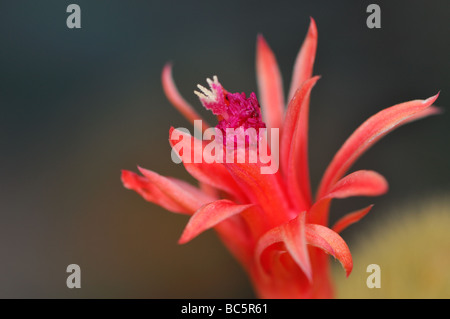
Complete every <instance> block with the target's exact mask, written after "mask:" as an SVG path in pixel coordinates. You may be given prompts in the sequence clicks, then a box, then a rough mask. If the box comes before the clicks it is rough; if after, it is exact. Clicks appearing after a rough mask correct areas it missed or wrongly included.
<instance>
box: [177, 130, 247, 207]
mask: <svg viewBox="0 0 450 319" xmlns="http://www.w3.org/2000/svg"><path fill="white" fill-rule="evenodd" d="M174 131H177V132H178V134H180V136H183V139H186V140H187V141H189V142H187V143H185V145H186V146H187V147H186V148H183V154H182V155H180V154H178V152H177V151H176V150H175V149H173V151H174V152H176V153H177V154H178V156H179V157H180V158H181V159H182V160H183V165H184V167H185V168H186V170H187V171H188V172H189V174H191V175H192V176H193V177H194V178H196V179H197V180H199V181H201V182H203V183H205V184H208V185H211V186H213V187H215V188H217V189H220V190H223V191H225V192H227V193H229V194H232V195H234V196H235V197H236V198H237V199H239V200H240V201H245V198H246V195H245V194H244V193H243V192H242V190H241V188H240V187H239V186H238V184H237V183H236V181H235V180H234V179H233V177H231V175H230V173H229V172H228V170H227V169H226V168H225V166H224V165H223V164H221V163H217V162H216V161H214V160H213V159H208V158H205V156H207V154H205V153H204V152H203V150H204V147H205V145H206V144H207V142H200V143H201V144H198V145H199V147H195V142H196V141H195V138H194V137H192V136H191V135H189V134H187V133H184V132H181V131H178V130H176V129H174V128H171V129H170V133H169V134H170V137H172V136H173V135H172V133H173V132H174ZM169 142H170V144H171V146H172V148H173V147H174V146H175V145H176V144H177V143H176V142H177V141H175V140H173V139H171V138H169ZM195 153H197V154H195ZM195 158H199V159H201V161H199V163H195V162H194V159H195Z"/></svg>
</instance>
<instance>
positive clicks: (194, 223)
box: [178, 199, 254, 244]
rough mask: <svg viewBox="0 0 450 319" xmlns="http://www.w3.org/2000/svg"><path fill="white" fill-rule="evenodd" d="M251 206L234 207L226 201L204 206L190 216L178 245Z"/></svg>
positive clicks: (233, 204) (230, 202)
mask: <svg viewBox="0 0 450 319" xmlns="http://www.w3.org/2000/svg"><path fill="white" fill-rule="evenodd" d="M252 206H254V205H253V204H250V205H236V204H235V203H233V202H232V201H229V200H226V199H223V200H217V201H215V202H212V203H209V204H206V205H204V206H202V207H200V208H199V209H198V210H197V211H196V212H195V213H194V215H192V217H191V219H190V220H189V222H188V224H187V225H186V228H185V229H184V231H183V234H182V235H181V238H180V240H179V241H178V243H180V244H184V243H187V242H188V241H190V240H191V239H193V238H194V237H196V236H197V235H199V234H200V233H202V232H203V231H205V230H207V229H210V228H212V227H214V226H216V225H217V224H219V223H220V222H222V221H224V220H226V219H227V218H229V217H231V216H233V215H236V214H239V213H241V212H243V211H244V210H246V209H248V208H250V207H252Z"/></svg>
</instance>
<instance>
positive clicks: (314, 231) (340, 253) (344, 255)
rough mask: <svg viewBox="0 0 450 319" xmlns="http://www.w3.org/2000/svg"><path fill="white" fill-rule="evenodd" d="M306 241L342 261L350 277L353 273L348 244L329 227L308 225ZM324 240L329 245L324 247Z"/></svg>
mask: <svg viewBox="0 0 450 319" xmlns="http://www.w3.org/2000/svg"><path fill="white" fill-rule="evenodd" d="M306 240H307V241H308V244H310V245H313V246H316V247H319V248H321V249H322V250H324V251H325V252H326V253H328V254H330V255H332V256H333V257H335V258H336V259H337V260H339V261H340V263H341V264H342V266H343V267H344V269H345V273H346V275H347V277H348V275H350V273H351V272H352V268H353V261H352V255H351V253H350V250H349V249H348V246H347V244H346V243H345V241H344V240H343V239H342V237H341V236H339V235H338V234H337V233H336V232H334V231H332V230H331V229H329V228H328V227H325V226H321V225H314V224H306ZM324 240H325V241H326V242H327V243H328V245H329V246H328V245H324Z"/></svg>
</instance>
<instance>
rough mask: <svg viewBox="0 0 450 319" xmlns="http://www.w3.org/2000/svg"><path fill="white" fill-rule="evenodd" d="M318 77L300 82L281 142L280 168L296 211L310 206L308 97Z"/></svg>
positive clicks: (290, 105) (290, 103) (288, 113)
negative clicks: (295, 205) (295, 204)
mask: <svg viewBox="0 0 450 319" xmlns="http://www.w3.org/2000/svg"><path fill="white" fill-rule="evenodd" d="M319 78H320V77H318V76H315V77H313V78H312V79H309V80H308V81H306V82H304V84H303V85H302V87H301V88H300V89H299V90H297V92H296V93H295V96H294V98H293V99H292V100H291V101H290V102H289V106H288V110H287V113H286V120H285V124H284V129H283V135H282V140H281V150H280V156H281V168H282V171H283V173H284V174H285V176H286V179H287V183H288V185H290V187H289V191H290V192H291V196H292V197H293V198H295V202H296V203H297V204H298V206H297V209H298V210H300V211H302V210H306V209H308V208H309V207H310V205H311V186H310V181H309V168H308V115H309V96H310V93H311V90H312V88H313V87H314V85H315V84H316V82H317V80H318V79H319Z"/></svg>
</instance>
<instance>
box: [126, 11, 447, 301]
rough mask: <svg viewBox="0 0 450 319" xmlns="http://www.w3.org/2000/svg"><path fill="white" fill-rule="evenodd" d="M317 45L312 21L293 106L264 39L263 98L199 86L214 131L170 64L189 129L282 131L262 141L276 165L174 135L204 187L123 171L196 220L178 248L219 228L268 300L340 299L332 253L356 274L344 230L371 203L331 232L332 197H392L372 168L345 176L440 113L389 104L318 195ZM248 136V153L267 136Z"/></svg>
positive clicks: (418, 103)
mask: <svg viewBox="0 0 450 319" xmlns="http://www.w3.org/2000/svg"><path fill="white" fill-rule="evenodd" d="M316 48H317V29H316V25H315V22H314V20H313V19H311V23H310V26H309V30H308V33H307V35H306V38H305V40H304V43H303V45H302V47H301V49H300V52H299V54H298V56H297V58H296V62H295V65H294V69H293V75H292V81H291V84H290V90H289V93H288V95H287V101H288V103H287V106H286V105H285V96H284V93H283V85H282V80H281V75H280V71H279V68H278V65H277V62H276V59H275V56H274V54H273V52H272V50H271V49H270V47H269V46H268V44H267V42H266V41H265V39H264V38H263V37H262V36H261V35H259V36H258V38H257V53H256V73H257V81H258V89H259V92H258V93H259V95H258V96H257V95H256V94H255V93H251V94H250V95H249V96H248V97H247V96H246V95H245V94H244V93H230V92H228V91H227V90H226V89H225V88H224V87H223V86H222V84H221V83H220V82H219V80H218V78H217V77H213V79H212V80H210V79H208V81H207V83H208V85H209V88H205V87H203V86H201V85H199V86H198V91H196V94H197V96H198V97H199V99H200V102H201V103H202V105H203V106H204V107H205V108H206V109H208V110H210V111H212V112H213V114H214V115H216V116H217V120H218V124H217V125H216V127H215V128H210V127H209V125H208V124H207V123H206V122H205V121H204V120H203V119H202V118H201V116H200V115H199V114H198V113H197V112H196V111H195V110H194V108H193V107H192V106H191V105H190V104H189V103H188V102H186V101H185V100H184V99H183V97H182V96H181V95H180V94H179V92H178V90H177V88H176V86H175V83H174V81H173V78H172V66H171V65H170V64H167V65H166V66H165V67H164V69H163V72H162V83H163V88H164V91H165V93H166V95H167V97H168V99H169V100H170V102H171V103H172V104H173V105H174V106H175V107H176V108H177V109H178V110H179V111H180V112H181V113H182V114H183V115H184V116H185V117H186V118H187V119H188V120H189V121H190V122H191V123H193V124H197V123H201V126H199V125H196V127H197V128H198V129H199V130H200V131H201V132H206V131H208V130H210V129H213V131H214V130H215V132H219V133H223V134H225V138H226V139H228V135H226V130H227V129H234V130H238V131H239V130H240V132H241V133H242V132H245V130H246V129H250V128H253V129H255V130H258V129H262V128H263V129H267V130H268V131H269V132H271V131H274V130H278V132H279V139H276V140H271V141H270V143H268V144H264V145H265V146H264V147H265V148H268V149H263V148H261V147H259V148H257V149H256V152H257V153H258V152H262V151H264V152H266V153H267V154H268V156H269V157H270V162H271V163H269V162H267V161H266V162H263V161H260V160H257V161H255V162H248V161H243V162H242V161H217V160H214V159H211V158H208V156H209V157H210V154H211V152H207V149H208V148H209V147H211V144H214V147H215V149H216V151H217V150H222V149H226V148H228V147H229V145H226V143H225V142H226V141H227V140H226V139H225V140H223V141H222V143H217V141H216V142H210V141H209V142H208V141H205V140H202V139H198V138H196V137H195V136H192V135H190V134H189V133H186V132H185V131H183V130H179V129H174V128H171V129H170V138H169V141H170V143H171V145H172V148H173V150H175V152H176V154H177V155H178V156H179V158H180V159H181V160H182V161H183V164H184V166H185V168H186V170H187V171H188V172H189V173H190V174H191V175H192V176H193V177H194V178H195V179H197V180H198V182H199V185H198V186H194V185H191V184H189V183H186V182H184V181H181V180H178V179H175V178H172V177H166V176H162V175H159V174H157V173H155V172H153V171H150V170H147V169H144V168H141V167H139V168H138V169H139V171H140V173H141V174H136V173H134V172H131V171H127V170H123V171H122V182H123V184H124V186H125V187H126V188H128V189H131V190H134V191H136V192H137V193H138V194H139V195H141V196H142V197H143V198H144V199H145V200H147V201H150V202H152V203H155V204H157V205H160V206H162V207H164V208H165V209H167V210H169V211H172V212H175V213H180V214H186V215H189V216H190V219H189V221H188V223H187V225H186V227H185V229H184V231H183V233H182V235H181V237H180V239H179V243H180V244H184V243H187V242H189V241H190V240H192V239H193V238H195V237H196V236H198V235H199V234H200V233H202V232H203V231H205V230H208V229H211V228H213V229H214V230H215V231H216V232H217V234H218V236H219V237H220V238H221V240H222V241H223V242H224V244H225V245H226V247H227V248H228V249H229V250H230V252H231V253H232V254H233V255H234V256H235V258H236V259H237V260H238V261H239V262H240V264H241V265H242V266H243V267H244V269H245V270H246V271H247V273H248V275H249V276H250V279H251V282H252V284H253V287H254V289H255V292H256V294H257V295H258V297H261V298H332V297H333V296H334V295H333V284H332V281H331V277H330V276H331V274H330V265H329V255H331V256H332V257H334V258H335V259H337V260H338V261H339V262H340V263H341V264H342V266H343V268H344V270H345V273H346V275H347V276H348V275H349V274H350V272H351V271H352V267H353V262H352V256H351V253H350V251H349V248H348V246H347V244H346V243H345V241H344V240H343V239H342V237H341V236H340V235H339V233H340V232H341V231H342V230H343V229H345V228H346V227H347V226H349V225H351V224H353V223H355V222H357V221H358V220H360V219H361V218H362V217H363V216H364V215H366V214H367V213H368V212H369V211H370V209H371V208H372V205H370V206H367V207H366V208H363V209H361V210H358V211H356V212H352V213H349V214H348V215H346V216H344V217H343V218H341V219H340V220H339V221H337V223H336V224H335V225H333V226H331V227H330V225H329V224H328V215H329V208H330V202H331V200H332V199H339V198H348V197H352V196H378V195H382V194H384V193H385V192H386V191H387V189H388V184H387V182H386V180H385V178H384V177H382V176H381V175H380V174H378V173H376V172H374V171H370V170H359V171H355V172H352V173H350V174H347V173H348V171H349V169H350V168H351V166H352V165H353V163H355V161H356V160H357V159H358V158H359V157H360V156H361V155H362V154H363V153H364V152H365V151H366V150H368V149H369V148H370V147H371V146H372V145H373V144H374V143H375V142H377V141H378V140H379V139H381V138H382V137H383V136H384V135H386V134H387V133H389V132H391V131H392V130H393V129H395V128H397V127H399V126H400V125H403V124H405V123H408V122H411V121H413V120H417V119H419V118H423V117H425V116H428V115H431V114H435V113H438V112H439V109H438V108H437V107H435V106H432V104H433V103H434V101H435V100H436V99H437V97H438V94H437V95H435V96H433V97H430V98H428V99H425V100H413V101H410V102H405V103H400V104H397V105H394V106H391V107H389V108H386V109H384V110H381V111H380V112H378V113H377V114H375V115H373V116H372V117H370V118H369V119H368V120H366V121H365V122H364V123H363V124H362V125H361V126H359V127H358V128H357V129H356V130H355V131H354V132H353V134H351V135H350V137H349V138H348V139H347V140H346V141H345V142H344V144H343V145H342V147H341V148H340V149H339V150H338V152H337V153H336V155H335V156H334V157H333V159H332V160H331V162H330V164H329V165H328V167H327V169H326V170H325V172H324V174H323V177H322V179H321V182H320V184H319V187H318V189H317V191H316V192H315V196H314V197H313V195H312V191H311V186H310V178H309V167H308V113H309V99H310V93H311V90H312V88H313V87H314V85H315V84H316V82H317V81H318V79H319V77H318V76H312V74H313V64H314V59H315V53H316ZM197 121H198V122H197ZM200 121H201V122H200ZM210 132H211V131H210ZM239 134H240V133H239ZM245 138H246V139H245V140H244V142H245V143H244V144H240V145H238V146H237V147H240V148H243V149H246V148H248V147H249V146H248V145H249V144H252V142H255V141H256V142H258V141H259V140H261V139H264V138H265V137H262V136H259V135H258V133H256V135H254V136H253V137H252V138H250V137H249V136H248V135H246V137H245ZM181 142H183V146H184V147H183V148H182V150H181V148H180V147H179V146H180V144H179V143H181ZM232 146H234V147H236V146H235V145H234V144H232ZM275 148H276V149H277V152H275V151H274V150H275ZM208 154H209V155H208ZM274 154H277V158H275V156H274ZM193 159H196V160H193ZM216 159H217V158H216ZM274 161H277V162H279V169H278V170H276V171H273V172H271V173H270V174H263V173H262V172H261V168H263V167H266V166H267V165H270V164H273V163H272V162H274Z"/></svg>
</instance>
